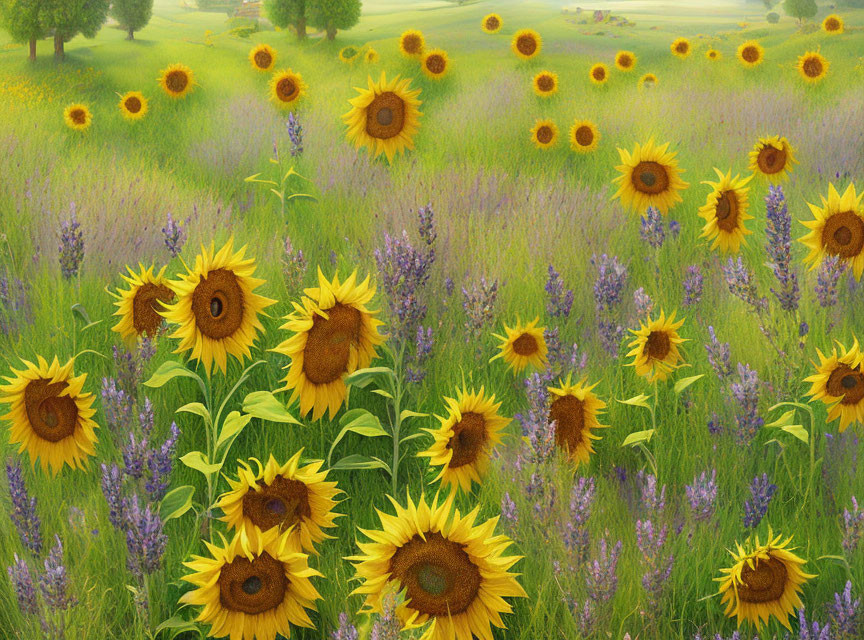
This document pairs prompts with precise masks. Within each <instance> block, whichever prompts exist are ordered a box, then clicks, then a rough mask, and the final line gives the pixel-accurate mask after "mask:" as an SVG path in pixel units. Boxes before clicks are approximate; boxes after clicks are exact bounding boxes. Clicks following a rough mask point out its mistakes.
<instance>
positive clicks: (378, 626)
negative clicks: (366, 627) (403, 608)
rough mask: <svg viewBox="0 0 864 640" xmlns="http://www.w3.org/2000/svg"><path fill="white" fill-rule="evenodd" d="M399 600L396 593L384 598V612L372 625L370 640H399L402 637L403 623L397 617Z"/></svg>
mask: <svg viewBox="0 0 864 640" xmlns="http://www.w3.org/2000/svg"><path fill="white" fill-rule="evenodd" d="M396 606H397V598H396V595H395V594H394V593H389V594H387V595H386V596H384V599H383V602H382V611H381V613H380V614H379V615H378V619H377V620H375V624H374V625H372V630H371V631H370V633H369V640H399V638H401V636H402V622H401V620H400V619H399V616H398V615H396Z"/></svg>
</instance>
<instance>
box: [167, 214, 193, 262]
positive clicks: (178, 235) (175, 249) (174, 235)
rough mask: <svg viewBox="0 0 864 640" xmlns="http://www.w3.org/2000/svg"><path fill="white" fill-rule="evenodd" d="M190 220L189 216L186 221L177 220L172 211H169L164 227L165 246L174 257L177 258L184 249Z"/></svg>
mask: <svg viewBox="0 0 864 640" xmlns="http://www.w3.org/2000/svg"><path fill="white" fill-rule="evenodd" d="M188 222H189V218H186V221H185V222H177V221H176V220H174V217H173V216H172V215H171V212H170V211H169V212H168V217H167V218H166V220H165V226H164V227H162V235H163V236H164V237H165V246H166V247H167V249H168V253H170V254H171V257H172V258H176V257H177V256H179V255H180V252H181V251H183V245H184V244H186V224H187V223H188Z"/></svg>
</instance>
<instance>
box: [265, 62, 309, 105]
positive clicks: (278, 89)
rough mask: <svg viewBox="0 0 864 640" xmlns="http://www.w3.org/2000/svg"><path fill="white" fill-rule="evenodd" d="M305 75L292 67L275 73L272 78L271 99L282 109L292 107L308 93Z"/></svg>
mask: <svg viewBox="0 0 864 640" xmlns="http://www.w3.org/2000/svg"><path fill="white" fill-rule="evenodd" d="M306 88H307V87H306V83H305V82H304V81H303V76H301V75H300V74H299V73H295V72H294V71H292V70H291V69H285V70H284V71H280V72H278V73H274V74H273V78H272V79H271V80H270V99H271V100H272V101H273V102H274V103H275V104H276V106H278V107H280V108H282V109H290V108H292V107H293V106H294V105H295V104H297V101H298V100H300V98H302V97H303V96H304V95H305V93H306Z"/></svg>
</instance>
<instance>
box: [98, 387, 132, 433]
mask: <svg viewBox="0 0 864 640" xmlns="http://www.w3.org/2000/svg"><path fill="white" fill-rule="evenodd" d="M134 402H135V401H134V399H133V398H131V397H130V396H129V394H128V393H127V392H126V391H125V390H124V389H123V388H122V387H121V385H120V384H118V380H115V379H114V378H102V412H103V413H104V414H105V424H106V425H107V426H108V428H109V429H110V430H111V431H112V433H113V434H114V435H115V437H116V436H123V435H124V434H125V433H126V432H128V431H129V429H130V427H131V426H132V414H133V413H134Z"/></svg>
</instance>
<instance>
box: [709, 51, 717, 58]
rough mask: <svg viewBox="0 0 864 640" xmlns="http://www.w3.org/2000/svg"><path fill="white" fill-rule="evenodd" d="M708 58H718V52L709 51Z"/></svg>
mask: <svg viewBox="0 0 864 640" xmlns="http://www.w3.org/2000/svg"><path fill="white" fill-rule="evenodd" d="M708 57H709V58H716V57H717V52H716V51H709V52H708Z"/></svg>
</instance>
